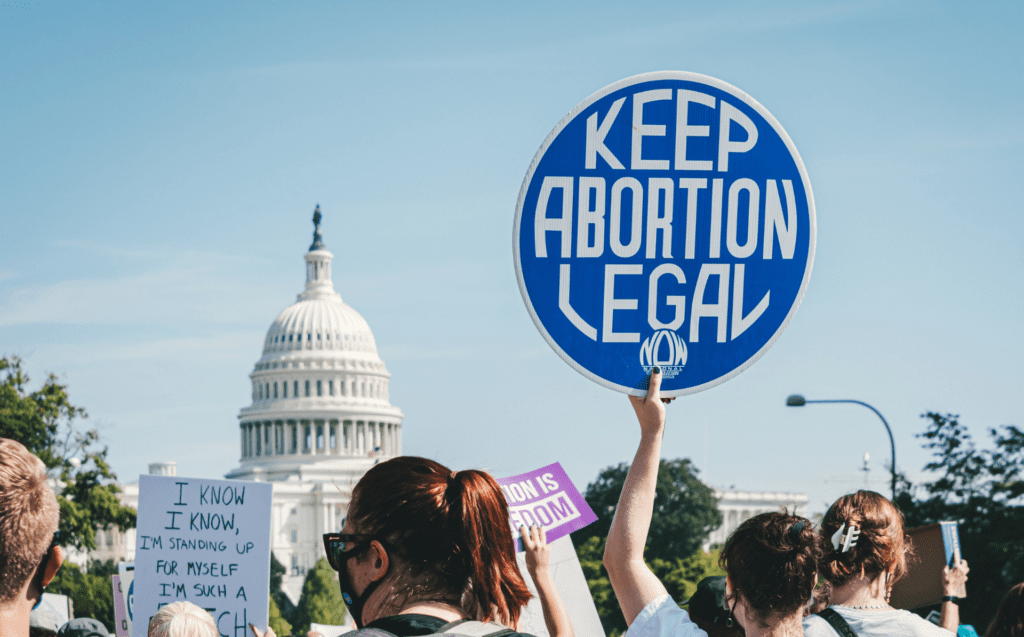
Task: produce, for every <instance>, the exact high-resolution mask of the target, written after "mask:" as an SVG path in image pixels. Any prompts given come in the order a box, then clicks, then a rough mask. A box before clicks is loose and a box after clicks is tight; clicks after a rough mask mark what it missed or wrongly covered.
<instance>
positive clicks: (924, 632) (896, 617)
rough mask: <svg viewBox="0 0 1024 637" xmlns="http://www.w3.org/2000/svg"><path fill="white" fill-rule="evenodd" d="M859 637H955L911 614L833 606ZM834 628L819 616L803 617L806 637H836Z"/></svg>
mask: <svg viewBox="0 0 1024 637" xmlns="http://www.w3.org/2000/svg"><path fill="white" fill-rule="evenodd" d="M832 609H833V610H835V611H836V612H837V613H839V614H840V615H841V616H842V617H843V619H845V620H846V623H848V624H849V625H850V628H852V629H853V632H855V633H857V637H889V636H890V635H899V636H900V637H950V635H952V634H953V633H951V632H949V631H948V630H946V629H945V628H939V627H938V626H936V625H935V624H933V623H931V622H930V621H928V620H927V619H923V618H921V617H919V616H917V615H915V614H914V613H911V612H910V611H908V610H895V609H893V610H858V609H856V608H846V607H844V606H832ZM836 634H837V633H836V631H835V629H834V628H832V625H831V624H829V623H828V622H827V621H825V620H824V619H823V618H821V617H818V616H817V615H809V616H807V617H804V637H836Z"/></svg>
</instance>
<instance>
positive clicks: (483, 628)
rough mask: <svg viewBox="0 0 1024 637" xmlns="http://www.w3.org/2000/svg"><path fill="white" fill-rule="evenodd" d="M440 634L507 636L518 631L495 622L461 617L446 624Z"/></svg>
mask: <svg viewBox="0 0 1024 637" xmlns="http://www.w3.org/2000/svg"><path fill="white" fill-rule="evenodd" d="M437 634H438V635H453V636H458V637H506V636H507V635H515V634H516V632H515V631H514V630H512V629H510V628H506V627H505V626H502V625H501V624H495V623H494V622H487V623H486V624H485V623H483V622H478V621H475V620H470V619H460V620H458V621H453V622H451V623H448V624H445V625H444V626H442V627H441V628H440V629H439V630H438V631H437Z"/></svg>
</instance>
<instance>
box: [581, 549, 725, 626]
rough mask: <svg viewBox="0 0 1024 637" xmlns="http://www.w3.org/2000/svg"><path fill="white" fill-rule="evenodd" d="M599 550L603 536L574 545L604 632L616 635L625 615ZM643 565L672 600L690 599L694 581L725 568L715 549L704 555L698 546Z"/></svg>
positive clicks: (694, 587)
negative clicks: (690, 551) (681, 554)
mask: <svg viewBox="0 0 1024 637" xmlns="http://www.w3.org/2000/svg"><path fill="white" fill-rule="evenodd" d="M603 554H604V540H603V539H602V538H599V537H591V538H588V539H587V540H586V541H585V542H583V544H581V545H580V546H579V547H578V548H577V549H576V556H577V557H579V560H580V566H581V567H582V568H583V576H584V577H585V578H586V580H587V585H588V586H589V587H590V595H591V597H593V599H594V606H595V607H597V615H598V617H600V618H601V625H602V626H603V627H604V631H605V634H607V635H608V637H618V636H619V635H621V634H623V633H624V632H626V619H625V617H623V615H622V610H621V609H620V608H619V600H618V599H617V598H616V597H615V592H614V591H613V590H612V585H611V582H610V581H609V580H608V573H607V571H605V570H604V567H603V565H602V564H601V556H602V555H603ZM647 565H648V566H649V567H650V569H651V571H653V572H654V574H655V575H657V576H658V579H660V580H661V583H662V584H664V585H665V589H666V590H667V591H668V593H669V595H671V596H672V599H674V600H676V602H683V601H686V600H688V599H690V597H691V596H692V595H693V593H694V591H696V590H697V583H698V582H700V581H701V580H702V579H704V578H705V577H710V576H712V575H725V570H723V569H722V568H721V567H720V566H719V565H718V551H712V552H711V554H710V555H708V554H706V553H704V551H701V550H698V551H696V552H695V553H693V554H692V555H690V556H688V557H685V558H675V559H674V560H663V559H660V558H655V559H653V560H649V561H648V562H647Z"/></svg>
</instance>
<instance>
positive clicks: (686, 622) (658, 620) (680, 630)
mask: <svg viewBox="0 0 1024 637" xmlns="http://www.w3.org/2000/svg"><path fill="white" fill-rule="evenodd" d="M663 635H665V636H668V635H671V636H672V637H708V634H707V633H706V632H704V631H703V630H701V629H700V628H698V627H697V624H695V623H693V620H691V619H690V615H689V614H688V613H687V612H686V611H685V610H683V609H682V608H679V605H678V604H676V603H675V602H674V601H672V598H671V597H670V596H669V594H668V593H665V594H664V595H661V596H660V597H656V598H654V599H653V600H651V602H650V603H649V604H647V606H644V609H643V610H642V611H640V614H639V615H637V616H636V619H634V620H633V623H632V624H630V625H629V630H627V631H626V633H625V634H624V635H623V636H622V637H662V636H663ZM945 637H949V635H948V633H947V634H946V635H945Z"/></svg>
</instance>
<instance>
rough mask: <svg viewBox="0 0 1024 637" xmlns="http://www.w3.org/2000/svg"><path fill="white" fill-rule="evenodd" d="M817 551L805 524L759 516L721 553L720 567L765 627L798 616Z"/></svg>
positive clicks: (741, 527) (773, 515)
mask: <svg viewBox="0 0 1024 637" xmlns="http://www.w3.org/2000/svg"><path fill="white" fill-rule="evenodd" d="M819 555H820V550H819V548H818V543H817V542H816V540H815V537H814V528H813V527H812V525H811V523H810V522H809V521H807V520H806V519H804V518H801V517H797V516H793V515H787V514H786V513H785V510H783V512H782V513H762V514H761V515H755V516H754V517H752V518H750V519H749V520H747V521H746V522H744V523H743V524H741V525H739V527H737V528H736V530H735V531H733V532H732V535H730V536H729V539H727V540H726V541H725V546H724V547H722V554H721V557H720V558H719V563H720V564H721V565H722V566H723V567H724V568H725V571H726V572H727V573H728V574H729V581H730V583H731V584H732V589H733V597H735V595H736V594H737V593H739V595H740V597H742V598H743V601H744V602H745V603H746V605H747V606H748V607H749V608H750V609H751V611H753V613H754V614H755V615H756V617H757V619H758V621H760V623H761V624H762V625H764V626H766V627H767V626H771V625H773V624H775V623H777V622H778V621H779V620H781V619H782V618H784V617H787V616H789V615H792V614H793V613H795V612H797V611H798V610H799V609H800V608H801V607H802V606H804V605H805V604H806V603H807V601H808V600H809V599H810V598H811V594H812V593H813V591H814V575H815V573H816V572H817V569H818V557H819Z"/></svg>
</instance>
